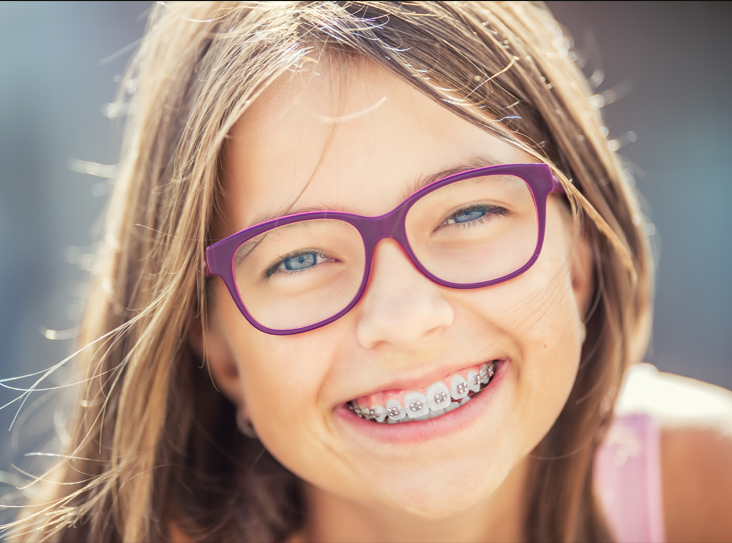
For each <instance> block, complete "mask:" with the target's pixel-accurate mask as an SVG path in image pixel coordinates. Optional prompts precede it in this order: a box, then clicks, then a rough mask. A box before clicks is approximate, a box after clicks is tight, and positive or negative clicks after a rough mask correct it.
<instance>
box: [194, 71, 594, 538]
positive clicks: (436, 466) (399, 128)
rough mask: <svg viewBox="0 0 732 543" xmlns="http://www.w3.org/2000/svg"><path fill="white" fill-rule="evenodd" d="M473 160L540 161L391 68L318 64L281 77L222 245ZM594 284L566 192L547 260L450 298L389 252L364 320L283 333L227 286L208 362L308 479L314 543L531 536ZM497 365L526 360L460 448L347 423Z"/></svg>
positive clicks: (391, 194)
mask: <svg viewBox="0 0 732 543" xmlns="http://www.w3.org/2000/svg"><path fill="white" fill-rule="evenodd" d="M344 73H345V74H346V75H345V76H344V75H343V74H344ZM339 116H342V119H341V121H340V122H333V118H338V117H339ZM475 154H483V155H489V156H491V157H493V158H494V159H495V160H496V161H497V162H500V163H526V162H533V160H532V158H531V157H530V156H529V155H527V154H525V153H523V152H521V151H519V150H517V149H516V148H514V147H513V146H511V145H509V144H507V143H505V142H503V141H501V140H499V139H497V138H496V137H494V136H492V135H491V134H489V133H487V132H484V131H482V130H481V129H479V128H477V127H475V126H473V125H472V124H470V123H468V122H467V121H465V120H462V119H461V118H459V117H457V116H456V115H454V114H452V113H451V112H449V111H448V110H447V109H445V108H443V107H441V106H440V105H438V104H436V103H435V102H433V101H432V100H430V99H428V98H427V97H425V96H424V95H422V94H420V93H419V92H417V91H416V90H414V89H412V88H411V87H410V86H408V85H407V84H405V83H404V82H402V81H401V80H399V79H398V78H396V77H395V76H393V75H391V74H389V73H388V72H386V71H385V70H383V69H381V68H378V67H376V66H374V65H370V64H365V63H364V64H358V65H356V66H353V67H349V69H348V70H347V71H345V70H334V71H333V72H330V71H328V69H327V68H326V67H325V66H323V65H310V67H309V68H307V69H306V70H303V71H300V72H297V73H292V74H288V75H287V76H285V77H283V78H281V79H280V80H278V81H276V82H275V83H274V84H273V85H272V87H270V88H269V89H268V90H267V91H266V92H265V93H264V94H263V95H262V96H261V98H259V99H258V100H257V102H255V103H254V104H253V106H252V108H250V110H249V111H248V112H247V113H246V115H245V116H244V117H243V118H242V119H241V120H240V121H239V123H238V124H237V125H236V127H235V129H234V130H233V132H232V134H231V139H230V142H229V145H228V147H227V149H226V152H225V155H224V163H223V173H224V188H225V192H226V199H225V203H224V209H223V216H222V217H220V220H219V222H218V223H217V224H216V234H217V236H219V237H221V238H223V237H225V236H228V235H231V234H233V233H235V232H237V231H239V230H242V229H244V228H246V227H247V226H250V225H251V224H252V221H254V220H256V217H257V216H258V215H259V214H261V213H269V212H274V211H277V210H280V209H281V206H282V205H283V203H285V204H294V205H296V206H298V207H299V206H304V207H313V208H322V207H327V208H336V209H340V210H343V211H348V212H352V213H358V214H361V215H368V216H375V215H380V214H383V213H385V212H387V211H389V210H391V209H393V208H394V207H396V206H397V205H398V204H400V203H401V201H402V199H403V197H404V191H405V190H406V189H407V187H408V186H409V185H410V184H411V183H413V182H414V181H415V179H418V178H420V177H422V176H426V175H431V174H433V173H434V172H438V171H441V170H443V169H445V168H448V167H452V166H454V165H455V164H456V163H460V161H462V160H465V159H466V158H467V157H470V156H472V155H475ZM590 277H591V257H590V252H589V249H588V246H587V243H586V242H585V241H584V239H582V238H581V237H578V236H577V235H576V233H575V232H574V231H573V228H572V222H571V218H570V217H569V213H568V211H567V209H566V206H565V205H564V203H563V202H562V201H561V199H560V197H558V196H554V195H553V196H550V198H549V201H548V217H547V231H546V240H545V243H544V247H543V250H542V253H541V256H540V258H539V259H538V261H537V262H536V264H535V265H534V266H533V267H532V268H531V269H529V270H528V271H527V272H525V273H524V274H522V275H520V276H518V277H516V278H514V279H512V280H510V281H507V282H504V283H501V284H499V285H494V286H492V287H488V288H483V289H473V290H456V289H449V288H445V287H441V286H439V285H437V284H435V283H433V282H432V281H430V280H429V279H427V278H426V277H424V276H423V275H422V274H421V273H420V272H419V270H417V269H416V268H415V267H414V265H413V264H412V263H411V261H410V260H409V258H408V257H407V256H406V254H405V253H404V252H403V251H402V250H401V248H400V247H399V245H398V244H397V243H396V242H395V241H393V240H382V242H380V244H379V245H378V246H377V248H376V252H375V255H374V264H373V269H372V274H371V279H370V283H369V285H368V287H367V289H366V292H365V293H364V296H363V297H362V298H361V300H360V301H359V303H358V304H357V305H356V306H355V307H354V308H353V309H352V310H351V311H350V312H349V313H348V314H346V315H345V316H343V317H342V318H341V319H339V320H338V321H336V322H334V323H331V324H329V325H327V326H325V327H322V328H319V329H317V330H313V331H311V332H307V333H302V334H296V335H292V336H273V335H267V334H264V333H262V332H259V331H258V330H256V329H255V328H253V327H252V326H251V325H250V324H249V323H248V322H247V321H246V319H245V318H244V317H243V316H242V315H241V313H240V312H239V310H238V309H237V307H236V306H235V305H234V302H233V301H232V299H231V297H230V295H229V293H228V292H227V291H226V289H225V287H224V286H223V283H222V282H221V281H218V280H217V281H216V285H215V287H214V299H213V304H212V308H211V314H210V320H209V327H208V328H207V330H206V331H205V336H206V338H205V344H206V356H207V360H208V361H209V363H210V365H211V369H212V372H213V375H214V378H215V380H216V383H217V385H218V386H219V387H220V389H221V390H222V391H223V393H224V394H226V395H227V396H228V397H229V398H230V399H231V400H232V401H233V402H234V403H235V404H237V405H238V406H239V407H240V409H242V410H243V412H244V413H245V414H246V416H247V418H248V419H249V420H250V421H251V423H252V425H253V426H254V428H255V429H256V431H257V434H258V436H259V438H260V439H261V441H262V442H263V443H264V445H265V446H266V447H267V448H268V449H269V451H270V452H271V453H272V454H273V455H274V456H275V457H276V458H277V459H278V460H279V461H280V462H281V463H282V464H283V465H285V466H286V467H287V468H288V469H290V470H291V471H292V472H293V473H295V474H297V475H298V476H299V477H300V478H301V479H302V480H303V481H304V484H305V492H306V496H307V500H308V507H309V515H308V522H307V525H306V528H305V531H304V532H303V533H302V534H299V536H298V537H302V538H303V539H306V540H317V541H518V540H521V539H522V537H523V535H522V533H521V513H522V510H523V509H522V508H523V504H524V503H525V498H524V495H523V487H524V481H525V473H526V468H527V465H528V455H529V453H530V452H531V450H532V449H533V448H534V447H535V446H536V445H537V444H538V443H539V441H540V440H541V439H542V438H543V437H544V436H545V435H546V433H547V432H548V431H549V429H550V428H551V426H552V424H553V423H554V421H555V420H556V418H557V417H558V415H559V413H560V411H561V410H562V408H563V406H564V404H565V402H566V400H567V397H568V396H569V393H570V391H571V388H572V386H573V383H574V379H575V376H576V372H577V367H578V363H579V356H580V349H581V343H582V339H581V320H582V316H583V315H584V312H585V309H586V307H587V303H588V299H589V294H590V292H591V288H592V284H591V280H590ZM499 357H509V358H510V363H509V364H508V365H507V367H506V370H507V371H506V372H505V378H504V379H503V380H502V381H501V382H500V387H499V388H497V389H496V392H495V394H494V397H493V398H492V401H491V403H490V405H489V406H488V407H487V408H485V409H484V411H481V416H479V417H477V418H476V419H475V420H473V421H472V423H471V424H470V425H469V426H467V427H465V428H461V430H460V431H458V432H453V433H451V434H450V435H449V437H448V438H441V439H436V438H432V437H430V436H429V435H427V436H425V438H424V440H422V441H420V442H412V443H406V444H403V443H402V444H398V445H396V444H390V443H386V444H385V443H380V442H375V441H374V440H371V439H367V438H365V437H364V436H363V435H361V434H360V433H359V432H358V431H357V430H355V429H354V428H353V427H352V426H351V425H349V424H347V423H344V421H343V417H341V416H340V415H338V413H337V408H338V406H342V405H343V404H344V403H345V402H347V401H349V400H351V399H353V398H356V397H358V396H361V395H363V394H366V393H368V392H372V391H376V390H380V389H383V388H386V384H387V383H388V382H390V381H392V380H394V379H414V380H417V381H419V380H420V379H425V381H424V382H422V384H424V385H429V384H430V383H431V382H434V380H436V379H432V380H429V379H427V378H426V377H425V376H426V375H428V374H429V375H432V374H439V373H440V371H443V370H445V368H447V369H446V370H445V371H444V373H448V372H449V371H452V370H454V369H458V368H460V367H466V366H469V365H472V364H475V363H477V362H480V361H484V360H492V359H494V358H499Z"/></svg>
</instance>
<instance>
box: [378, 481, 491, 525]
mask: <svg viewBox="0 0 732 543" xmlns="http://www.w3.org/2000/svg"><path fill="white" fill-rule="evenodd" d="M476 475H478V473H477V470H474V469H471V470H469V472H468V473H466V472H465V470H457V472H455V471H453V473H452V474H445V473H441V474H435V473H434V472H432V471H429V470H424V471H422V472H421V473H418V474H417V473H415V474H414V475H413V476H411V477H406V478H402V479H401V480H396V479H395V478H392V479H391V481H390V484H385V485H383V486H381V488H380V489H379V493H380V494H381V496H378V498H377V499H378V501H379V502H381V504H382V507H384V508H387V509H389V510H391V511H394V512H398V513H403V514H406V515H409V516H411V517H415V518H417V519H420V520H422V521H440V520H445V519H449V518H451V517H454V516H456V515H459V514H460V513H464V512H465V511H466V510H470V509H472V508H474V507H476V506H478V505H480V504H481V503H483V502H484V501H485V500H486V499H487V498H488V497H489V496H490V495H491V494H492V493H493V492H494V491H495V490H496V489H497V488H498V487H499V486H500V484H501V482H502V479H503V477H492V478H495V479H501V480H491V479H492V478H491V477H490V475H491V474H489V473H488V472H487V471H484V472H483V475H484V477H483V478H482V479H481V480H478V479H477V477H476ZM495 475H498V474H495ZM383 492H387V494H386V495H384V494H383Z"/></svg>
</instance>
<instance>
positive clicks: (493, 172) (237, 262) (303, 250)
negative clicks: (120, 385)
mask: <svg viewBox="0 0 732 543" xmlns="http://www.w3.org/2000/svg"><path fill="white" fill-rule="evenodd" d="M552 192H558V193H562V194H563V193H564V189H563V188H562V186H561V184H560V183H559V180H558V179H557V178H556V177H555V176H554V174H553V173H552V171H551V169H550V168H549V166H548V165H547V164H506V165H500V166H489V167H485V168H478V169H475V170H470V171H466V172H462V173H458V174H455V175H451V176H449V177H446V178H444V179H441V180H439V181H435V182H434V183H431V184H430V185H427V186H426V187H424V188H422V189H421V190H419V191H417V192H415V193H414V194H412V195H411V196H410V197H409V198H407V199H406V200H405V201H404V202H402V203H401V204H400V205H398V206H397V207H396V208H395V209H393V210H392V211H390V212H388V213H386V214H385V215H381V216H380V217H363V216H361V215H354V214H351V213H341V212H335V211H314V212H308V213H298V214H295V215H288V216H285V217H280V218H278V219H275V220H271V221H267V222H264V223H262V224H257V225H255V226H252V227H250V228H247V229H246V230H242V231H241V232H238V233H236V234H234V235H232V236H229V237H227V238H225V239H223V240H221V241H219V242H217V243H214V244H213V245H210V246H209V247H208V248H207V249H206V263H207V266H208V273H209V274H211V275H218V276H219V277H221V278H222V279H223V280H224V283H226V287H227V288H228V290H229V292H230V293H231V296H232V297H233V299H234V302H235V303H236V305H237V307H238V308H239V310H240V311H241V312H242V314H243V315H244V317H245V318H246V319H247V320H248V321H249V322H250V323H251V324H252V326H254V327H255V328H257V329H258V330H261V331H262V332H266V333H268V334H274V335H289V334H297V333H301V332H307V331H309V330H314V329H315V328H319V327H321V326H325V325H326V324H329V323H331V322H333V321H335V320H336V319H338V318H340V317H342V316H343V315H345V314H346V313H347V312H348V311H349V310H350V309H351V308H352V307H353V306H354V305H356V303H358V300H359V299H360V298H361V295H362V294H363V292H364V290H365V289H366V285H367V283H368V279H369V273H370V271H371V263H372V259H373V254H374V249H375V247H376V244H377V243H378V242H379V241H381V240H382V239H387V238H390V239H394V240H396V241H397V243H399V245H401V247H402V249H403V250H404V252H405V253H406V254H407V255H408V256H409V258H410V259H411V260H412V262H413V263H414V265H415V266H416V267H417V268H418V269H419V270H420V271H421V272H422V273H423V274H424V275H425V276H426V277H428V278H429V279H431V280H432V281H434V282H435V283H437V284H439V285H442V286H445V287H449V288H455V289H469V288H470V289H472V288H480V287H487V286H490V285H495V284H497V283H501V282H503V281H507V280H509V279H511V278H513V277H516V276H518V275H520V274H522V273H524V272H525V271H526V270H528V269H529V268H530V267H531V266H532V265H533V264H534V262H536V259H537V258H538V257H539V254H540V252H541V247H542V244H543V241H544V229H545V224H546V201H547V197H548V196H549V194H550V193H552Z"/></svg>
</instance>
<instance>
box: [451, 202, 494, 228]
mask: <svg viewBox="0 0 732 543" xmlns="http://www.w3.org/2000/svg"><path fill="white" fill-rule="evenodd" d="M487 211H488V210H487V209H486V207H485V206H476V207H471V208H469V209H463V210H462V211H460V212H459V213H455V214H454V215H453V216H452V217H450V218H448V219H447V223H448V224H449V223H450V222H453V223H463V222H472V221H477V220H478V219H480V218H482V217H483V216H484V215H485V214H486V213H487Z"/></svg>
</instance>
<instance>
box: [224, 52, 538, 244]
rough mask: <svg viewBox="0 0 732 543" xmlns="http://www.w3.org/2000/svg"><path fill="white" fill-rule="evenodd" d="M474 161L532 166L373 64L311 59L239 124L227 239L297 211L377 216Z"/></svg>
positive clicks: (227, 181)
mask: <svg viewBox="0 0 732 543" xmlns="http://www.w3.org/2000/svg"><path fill="white" fill-rule="evenodd" d="M475 157H486V159H487V160H490V161H492V162H494V163H525V162H533V160H532V158H531V157H530V156H528V155H527V154H525V153H523V152H521V151H519V150H518V149H516V148H515V147H513V146H511V145H509V144H507V143H505V142H503V141H501V140H499V139H498V138H496V137H495V136H492V135H491V134H489V133H488V132H485V131H484V130H482V129H480V128H478V127H477V126H475V125H473V124H471V123H470V122H468V121H466V120H464V119H462V118H460V117H458V116H457V115H455V114H454V113H452V112H451V111H449V110H448V109H447V108H445V107H442V106H441V105H439V104H438V103H436V102H435V101H434V100H432V99H431V98H429V97H428V96H426V95H424V94H422V93H421V92H419V91H417V90H416V89H414V88H413V87H412V86H411V85H408V84H407V83H405V82H404V81H402V80H401V79H399V78H398V77H397V76H395V75H393V74H391V73H390V72H389V71H387V70H386V69H384V68H381V67H379V66H377V65H375V64H373V63H369V62H366V61H364V62H359V63H355V64H350V65H349V66H345V65H339V64H337V63H336V64H331V65H327V64H325V63H316V62H312V63H311V64H308V65H306V68H305V69H303V70H301V71H297V72H291V73H288V74H286V75H285V76H283V77H281V78H279V79H278V80H276V81H275V82H273V84H272V85H271V86H270V87H269V88H268V89H267V90H266V91H265V92H264V93H263V94H262V96H261V97H260V98H258V99H257V100H256V101H255V102H254V103H253V105H252V106H251V107H250V108H249V110H248V111H247V112H246V113H245V115H244V116H243V117H242V118H241V119H240V120H239V121H238V122H237V124H236V125H235V128H234V130H233V131H232V133H231V135H230V138H229V141H228V143H227V148H226V150H225V154H224V168H223V174H224V188H225V191H226V194H227V198H226V203H225V205H224V207H225V209H224V211H225V215H226V221H225V222H226V223H227V224H226V228H225V230H226V232H223V234H224V235H228V234H231V233H233V232H236V231H238V230H242V229H244V228H246V227H248V226H251V225H252V224H255V223H257V222H261V221H262V220H265V218H271V217H273V216H276V215H278V214H287V213H288V212H293V210H308V209H310V210H315V209H335V210H340V211H348V212H351V213H358V214H360V215H369V216H374V215H380V214H382V213H385V212H387V211H389V210H390V209H392V208H393V207H395V206H396V205H398V204H399V203H400V202H401V200H402V199H403V198H404V197H405V190H408V189H409V187H410V186H413V185H414V184H415V182H417V181H418V180H419V179H422V178H425V177H429V176H431V175H433V174H434V173H435V172H440V171H443V170H446V169H449V168H453V167H454V166H455V165H457V164H461V163H471V164H474V163H475V161H476V158H475ZM485 165H490V164H485ZM466 169H467V168H466Z"/></svg>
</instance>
